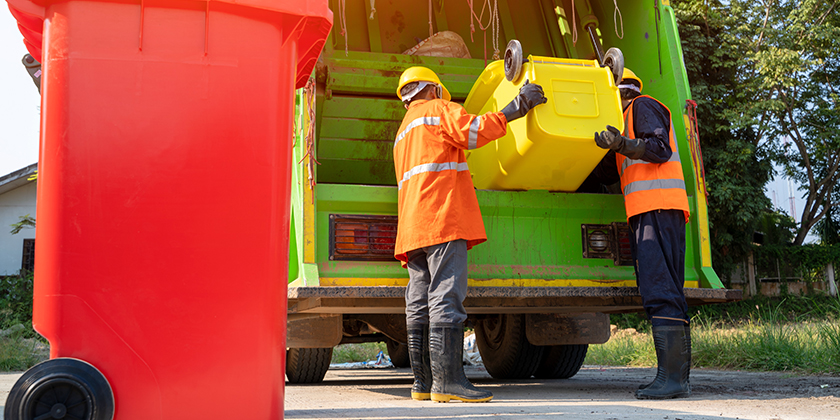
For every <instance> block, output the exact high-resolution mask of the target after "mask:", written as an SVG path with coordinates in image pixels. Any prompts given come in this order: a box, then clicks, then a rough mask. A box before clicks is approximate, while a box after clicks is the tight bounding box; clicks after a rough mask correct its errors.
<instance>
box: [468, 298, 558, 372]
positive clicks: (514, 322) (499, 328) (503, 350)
mask: <svg viewBox="0 0 840 420" xmlns="http://www.w3.org/2000/svg"><path fill="white" fill-rule="evenodd" d="M475 339H476V343H477V344H478V352H479V353H480V354H481V359H482V360H483V361H484V367H485V368H486V369H487V373H489V374H490V376H492V377H494V378H496V379H527V378H530V377H531V375H533V374H534V372H535V371H536V370H537V367H538V366H539V363H540V360H541V359H542V354H543V347H541V346H535V345H533V344H531V343H530V342H528V339H527V338H526V337H525V315H521V314H499V315H493V316H489V317H487V318H484V319H482V320H480V321H479V322H478V323H476V326H475Z"/></svg>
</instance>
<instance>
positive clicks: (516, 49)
mask: <svg viewBox="0 0 840 420" xmlns="http://www.w3.org/2000/svg"><path fill="white" fill-rule="evenodd" d="M522 63H523V60H522V44H520V43H519V41H517V40H515V39H512V40H510V42H508V44H507V49H505V79H507V81H508V82H513V81H515V80H516V79H519V75H520V74H521V73H522Z"/></svg>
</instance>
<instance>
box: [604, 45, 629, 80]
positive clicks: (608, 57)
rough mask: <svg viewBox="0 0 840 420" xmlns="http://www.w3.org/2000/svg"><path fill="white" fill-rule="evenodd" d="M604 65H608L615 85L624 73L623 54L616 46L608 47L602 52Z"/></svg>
mask: <svg viewBox="0 0 840 420" xmlns="http://www.w3.org/2000/svg"><path fill="white" fill-rule="evenodd" d="M604 67H609V68H610V71H611V72H612V74H613V79H615V84H616V85H617V84H618V83H619V82H620V81H621V77H622V76H623V75H624V54H623V53H622V52H621V50H619V49H618V48H615V47H613V48H610V49H608V50H607V53H606V54H604Z"/></svg>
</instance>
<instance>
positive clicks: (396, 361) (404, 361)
mask: <svg viewBox="0 0 840 420" xmlns="http://www.w3.org/2000/svg"><path fill="white" fill-rule="evenodd" d="M385 347H387V348H388V357H390V358H391V364H393V365H394V366H395V367H398V368H405V367H409V366H411V360H409V359H408V346H407V345H405V344H402V343H398V342H396V341H394V340H391V339H390V338H386V339H385Z"/></svg>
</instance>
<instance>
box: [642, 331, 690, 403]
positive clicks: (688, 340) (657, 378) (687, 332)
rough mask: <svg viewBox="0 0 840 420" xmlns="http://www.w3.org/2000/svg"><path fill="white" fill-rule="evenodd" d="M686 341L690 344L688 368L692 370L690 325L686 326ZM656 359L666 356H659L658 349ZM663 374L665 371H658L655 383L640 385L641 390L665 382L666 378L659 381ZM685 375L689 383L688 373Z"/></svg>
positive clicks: (662, 358)
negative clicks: (658, 382)
mask: <svg viewBox="0 0 840 420" xmlns="http://www.w3.org/2000/svg"><path fill="white" fill-rule="evenodd" d="M685 339H686V341H687V342H688V343H687V345H688V366H689V368H690V367H691V326H690V325H686V326H685ZM656 359H657V360H664V356H662V357H660V355H659V350H658V349H657V353H656ZM663 374H664V370H662V369H656V378H654V379H653V381H652V382H651V383H649V384H645V385H639V389H645V388H648V387H650V386H651V385H653V384H655V383H656V381H658V380H665V379H664V378H663V379H659V376H660V375H663ZM685 375H686V376H685V380H686V382H687V383H688V372H686V374H685ZM689 389H691V388H690V387H689Z"/></svg>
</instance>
